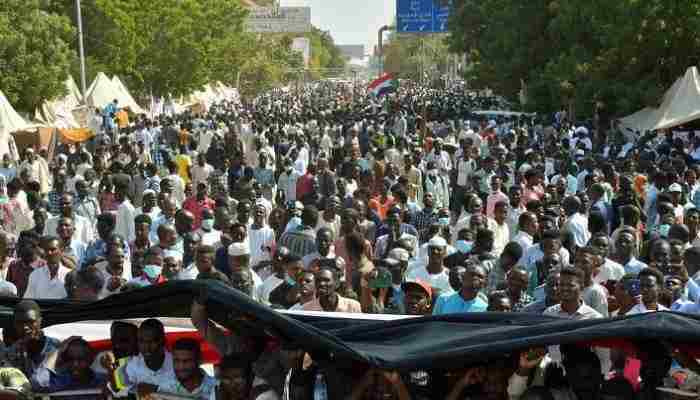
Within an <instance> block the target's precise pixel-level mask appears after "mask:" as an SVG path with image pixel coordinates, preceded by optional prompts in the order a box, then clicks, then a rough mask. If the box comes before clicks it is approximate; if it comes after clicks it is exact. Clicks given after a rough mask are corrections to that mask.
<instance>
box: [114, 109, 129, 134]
mask: <svg viewBox="0 0 700 400" xmlns="http://www.w3.org/2000/svg"><path fill="white" fill-rule="evenodd" d="M114 116H115V117H116V118H117V124H118V125H119V128H120V129H123V128H126V127H128V126H129V114H128V113H127V112H126V111H125V110H119V111H117V113H116V114H115V115H114Z"/></svg>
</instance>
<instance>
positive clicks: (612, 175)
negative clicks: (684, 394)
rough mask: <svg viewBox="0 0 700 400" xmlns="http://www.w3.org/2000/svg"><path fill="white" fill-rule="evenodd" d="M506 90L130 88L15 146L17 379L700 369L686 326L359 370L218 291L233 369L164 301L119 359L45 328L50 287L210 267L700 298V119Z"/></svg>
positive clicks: (9, 351)
mask: <svg viewBox="0 0 700 400" xmlns="http://www.w3.org/2000/svg"><path fill="white" fill-rule="evenodd" d="M501 104H502V102H501V101H500V100H498V99H497V98H494V97H481V96H479V95H473V94H465V92H464V91H463V90H456V89H455V90H450V89H447V90H446V89H439V90H438V89H427V88H423V87H421V86H418V85H405V86H402V87H401V88H399V89H398V91H397V92H395V93H392V94H390V95H387V96H383V97H380V98H376V97H373V96H371V95H369V94H367V93H365V92H364V91H363V90H354V91H353V93H352V94H351V95H348V94H347V93H344V92H343V91H342V90H338V91H334V90H328V88H327V87H325V86H324V87H319V88H317V89H314V88H313V87H306V88H300V89H299V88H298V90H291V91H286V92H284V91H274V92H273V93H270V94H267V95H262V96H260V97H257V98H256V99H254V100H252V101H250V102H242V103H241V102H238V101H236V102H233V101H224V102H220V103H216V104H213V105H211V107H210V108H209V109H208V110H205V111H198V112H190V111H188V112H185V113H182V114H177V115H175V114H171V113H168V114H167V115H159V116H156V117H153V118H149V117H146V116H144V115H133V114H132V113H130V112H128V110H125V109H122V108H120V106H119V104H118V102H117V101H116V100H115V102H113V103H110V104H109V105H105V107H104V108H103V109H102V110H99V113H98V114H96V116H95V120H94V121H93V124H94V125H95V126H98V127H99V128H98V129H97V130H98V132H97V135H96V136H95V137H94V138H93V139H91V140H90V141H89V142H86V143H80V144H70V143H67V144H61V145H59V146H57V147H56V148H52V149H51V152H50V153H49V151H48V149H42V148H36V149H35V148H27V149H24V150H23V151H22V155H21V159H20V160H16V161H15V160H12V159H11V157H10V156H9V155H8V154H6V155H4V156H3V158H2V165H1V166H0V196H1V197H0V221H1V223H2V231H0V294H1V295H3V296H16V297H19V298H21V299H22V301H20V303H18V306H17V307H16V309H15V311H14V324H15V329H14V330H12V329H5V332H4V344H5V347H4V349H5V354H6V357H5V358H6V359H7V360H8V363H9V364H12V365H11V366H10V365H8V366H6V367H3V368H0V381H2V382H1V383H3V386H4V387H6V388H8V389H7V395H8V396H24V395H26V394H27V393H30V392H52V391H58V390H66V389H75V388H83V387H98V386H100V387H101V386H105V385H107V386H108V388H109V389H108V390H110V391H111V392H112V393H113V395H115V396H127V395H130V394H137V395H138V396H139V397H148V396H149V395H151V394H153V393H156V392H167V393H175V394H180V395H186V396H191V397H194V398H199V399H217V400H218V399H259V400H268V399H269V400H273V399H283V400H289V399H314V400H321V399H341V400H345V399H353V400H360V399H399V400H407V399H450V400H453V399H454V400H456V399H460V400H461V399H493V400H533V399H555V400H576V399H578V400H588V399H625V400H629V399H636V398H639V399H656V398H659V399H660V398H662V397H660V395H659V394H658V392H657V390H656V388H657V387H659V386H667V387H669V386H670V387H690V385H693V384H695V385H696V386H697V385H698V383H699V382H700V378H699V377H698V375H697V374H696V373H700V364H698V362H697V361H696V360H695V359H693V358H692V357H690V356H689V355H688V354H685V353H682V352H679V351H677V350H676V349H674V348H673V346H672V345H671V344H669V343H665V342H647V343H643V344H641V345H639V346H638V348H639V351H637V352H635V353H630V352H628V351H623V350H621V349H615V348H602V347H594V348H590V347H584V346H575V345H567V346H550V347H548V348H542V349H530V350H525V351H523V352H522V353H521V354H511V355H504V357H503V358H501V359H497V360H490V361H489V362H488V363H484V364H482V365H469V366H464V368H463V369H462V370H452V371H441V370H439V369H435V370H427V371H423V370H421V371H411V372H405V371H402V372H397V371H379V370H375V369H369V370H367V369H365V370H362V371H361V373H360V375H359V376H358V375H357V371H345V370H342V369H334V368H332V367H329V366H327V365H323V366H321V365H319V364H318V363H316V362H315V361H314V360H313V358H312V357H311V356H310V355H309V354H308V353H306V352H305V351H304V349H303V348H300V347H299V345H298V344H296V343H290V342H286V341H282V342H281V343H277V344H276V346H273V347H272V348H271V347H270V346H265V345H264V344H263V345H261V343H259V341H256V340H255V338H256V337H257V336H256V335H252V334H250V335H249V334H247V333H246V330H245V329H240V330H237V331H233V332H226V330H225V329H223V328H222V327H220V326H218V325H216V324H214V323H213V322H212V321H210V320H209V319H208V317H207V307H206V303H207V301H206V300H207V297H208V293H207V292H206V290H202V292H201V293H199V295H198V296H196V298H194V299H193V302H192V308H191V318H192V324H193V325H194V326H195V327H196V329H197V330H198V332H199V333H200V334H201V336H202V337H203V338H204V339H205V340H206V341H207V342H209V343H210V344H211V345H213V346H214V347H215V348H216V350H217V351H218V353H219V354H220V355H221V362H220V363H219V364H218V366H217V368H216V376H211V375H209V374H208V373H207V372H205V371H204V370H203V369H201V368H200V364H201V363H202V355H201V351H200V346H199V343H198V342H197V341H196V340H190V339H181V340H179V341H177V342H176V343H175V344H174V345H173V346H172V348H167V349H166V347H165V339H164V328H163V325H162V323H161V322H159V321H158V320H157V319H150V320H146V321H144V322H142V323H141V324H140V325H138V326H137V325H133V324H130V323H128V322H122V321H118V322H115V323H114V324H113V326H112V330H111V336H112V337H111V339H112V344H113V346H114V348H113V351H112V352H110V353H105V354H99V355H96V354H94V352H93V351H92V349H91V348H90V346H89V344H88V343H87V342H86V341H85V340H84V339H82V338H80V337H71V338H69V339H67V340H64V341H62V342H59V341H58V340H56V339H53V338H51V337H48V336H45V335H44V333H43V330H42V326H41V310H40V309H39V307H38V305H37V304H36V302H34V301H33V300H32V299H34V300H43V299H73V300H82V301H96V300H100V299H104V298H106V297H109V296H112V295H115V294H117V293H122V292H125V291H129V290H138V289H140V288H144V287H148V286H154V285H162V284H163V283H165V282H170V281H177V280H192V279H210V280H217V281H219V282H221V284H224V285H227V286H229V287H231V288H232V289H235V290H238V291H240V292H242V293H243V294H245V295H246V296H249V297H250V299H252V300H254V301H256V302H260V303H262V304H265V305H269V306H270V307H272V308H273V309H277V310H291V311H315V312H342V313H364V314H394V315H409V316H425V315H444V314H453V313H475V312H486V311H488V312H498V313H536V314H544V315H549V316H556V317H561V318H569V319H574V320H582V319H596V318H610V317H618V316H630V315H634V314H641V313H650V312H657V311H664V310H672V311H678V312H683V313H689V314H700V287H699V286H698V283H700V281H699V279H700V191H699V190H698V189H699V188H700V182H698V175H699V174H700V167H699V165H700V136H699V137H697V138H696V137H695V136H694V133H693V132H690V133H689V132H687V131H686V132H680V133H679V132H674V131H669V132H661V133H658V134H657V133H653V134H649V133H647V134H640V133H639V132H631V131H629V130H625V129H619V128H618V126H617V124H615V123H614V122H611V121H608V120H606V117H605V116H601V115H596V116H594V117H592V118H591V119H590V120H587V121H579V120H577V119H575V118H573V117H572V116H570V115H568V113H567V112H566V111H565V110H560V111H558V112H556V113H553V114H551V115H545V116H542V115H540V116H534V115H526V114H519V113H504V112H500V111H501V110H498V109H495V108H498V107H499V105H501ZM479 109H482V110H483V109H486V110H490V111H489V112H486V113H475V112H474V111H476V110H479ZM8 331H12V332H8ZM350 382H352V383H350ZM670 382H672V383H670ZM684 385H685V386H684ZM0 393H3V392H2V391H1V390H0Z"/></svg>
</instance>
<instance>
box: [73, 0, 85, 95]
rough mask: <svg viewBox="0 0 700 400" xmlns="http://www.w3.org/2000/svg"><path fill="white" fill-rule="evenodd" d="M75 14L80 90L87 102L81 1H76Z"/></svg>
mask: <svg viewBox="0 0 700 400" xmlns="http://www.w3.org/2000/svg"><path fill="white" fill-rule="evenodd" d="M75 14H76V17H77V20H78V51H79V53H80V89H81V92H82V94H83V101H84V100H85V94H86V93H85V92H86V91H87V79H86V77H85V47H84V45H83V16H82V13H81V12H80V0H75Z"/></svg>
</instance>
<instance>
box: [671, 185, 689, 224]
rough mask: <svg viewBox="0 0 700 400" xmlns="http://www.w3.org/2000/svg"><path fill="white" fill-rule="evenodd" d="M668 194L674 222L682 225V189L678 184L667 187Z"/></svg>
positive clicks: (683, 210)
mask: <svg viewBox="0 0 700 400" xmlns="http://www.w3.org/2000/svg"><path fill="white" fill-rule="evenodd" d="M668 193H669V195H671V203H672V204H673V211H674V213H675V215H676V222H677V223H679V224H682V223H683V216H684V212H685V209H684V208H683V204H681V201H682V197H683V187H682V186H681V185H680V184H678V183H674V184H671V185H670V186H669V187H668Z"/></svg>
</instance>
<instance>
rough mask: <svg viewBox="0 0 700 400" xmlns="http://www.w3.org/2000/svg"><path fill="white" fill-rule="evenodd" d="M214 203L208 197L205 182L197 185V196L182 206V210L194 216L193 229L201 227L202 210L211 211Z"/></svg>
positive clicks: (214, 205) (207, 188) (191, 197)
mask: <svg viewBox="0 0 700 400" xmlns="http://www.w3.org/2000/svg"><path fill="white" fill-rule="evenodd" d="M215 207H216V203H215V202H214V200H212V199H211V198H210V197H209V187H208V186H207V183H206V182H199V183H197V194H196V195H194V196H190V197H189V198H188V199H187V200H185V202H184V203H183V204H182V208H183V209H185V210H187V211H189V212H191V213H192V215H194V229H199V227H200V226H201V225H202V210H203V209H205V208H208V209H210V210H213V209H214V208H215Z"/></svg>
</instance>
